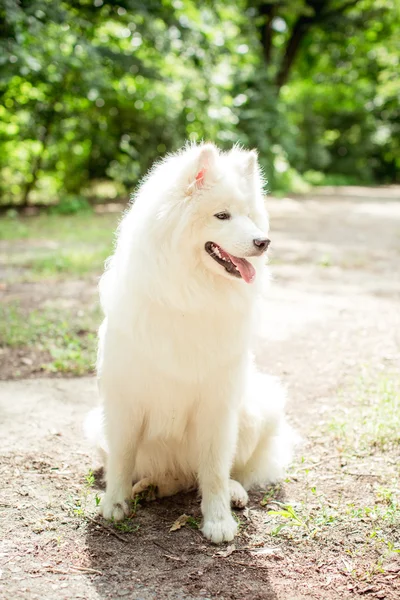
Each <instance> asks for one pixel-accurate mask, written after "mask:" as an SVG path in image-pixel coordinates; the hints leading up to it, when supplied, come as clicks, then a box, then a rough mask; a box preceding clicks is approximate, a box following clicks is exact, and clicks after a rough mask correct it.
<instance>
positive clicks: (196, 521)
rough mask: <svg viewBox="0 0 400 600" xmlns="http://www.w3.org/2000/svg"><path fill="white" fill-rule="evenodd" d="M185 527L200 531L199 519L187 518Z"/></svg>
mask: <svg viewBox="0 0 400 600" xmlns="http://www.w3.org/2000/svg"><path fill="white" fill-rule="evenodd" d="M186 525H187V526H188V527H191V528H192V529H200V525H201V523H200V519H195V517H191V516H189V517H188V519H187V521H186Z"/></svg>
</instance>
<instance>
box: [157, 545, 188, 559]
mask: <svg viewBox="0 0 400 600" xmlns="http://www.w3.org/2000/svg"><path fill="white" fill-rule="evenodd" d="M152 542H153V544H154V545H155V546H157V547H158V548H161V550H164V554H163V556H165V557H166V558H170V559H171V560H177V561H179V562H185V561H184V559H182V558H179V557H178V556H172V554H169V552H168V548H164V546H163V545H162V544H160V542H156V540H152Z"/></svg>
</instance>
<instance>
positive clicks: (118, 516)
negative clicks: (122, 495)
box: [99, 494, 131, 521]
mask: <svg viewBox="0 0 400 600" xmlns="http://www.w3.org/2000/svg"><path fill="white" fill-rule="evenodd" d="M99 512H100V514H101V515H103V517H104V518H105V519H107V520H108V521H123V520H124V519H125V517H127V516H128V515H129V513H130V512H131V508H130V505H129V501H128V500H123V501H122V502H115V501H114V500H112V499H109V498H108V497H107V494H106V495H105V496H104V498H103V499H102V501H101V503H100V506H99Z"/></svg>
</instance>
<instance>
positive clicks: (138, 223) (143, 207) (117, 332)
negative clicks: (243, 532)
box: [87, 144, 292, 543]
mask: <svg viewBox="0 0 400 600" xmlns="http://www.w3.org/2000/svg"><path fill="white" fill-rule="evenodd" d="M267 236H268V217H267V213H266V210H265V207H264V200H263V190H262V176H261V174H260V169H259V166H258V161H257V155H256V153H255V152H253V151H252V152H246V151H243V150H241V149H239V148H236V147H235V148H233V149H232V150H231V151H230V152H228V153H222V152H219V151H218V150H217V148H216V147H215V146H213V145H212V144H202V145H199V146H187V147H185V148H184V149H183V150H182V151H181V152H179V153H177V154H175V155H173V156H169V157H168V158H166V159H165V160H164V161H163V162H161V163H160V164H158V165H156V166H155V167H154V168H153V169H152V170H151V172H150V174H149V175H148V177H147V178H146V180H145V181H144V182H143V183H142V185H141V187H140V188H139V191H138V192H137V195H136V198H135V200H134V202H133V203H132V205H131V207H130V209H129V210H128V212H127V213H126V214H125V216H124V218H123V220H122V222H121V224H120V226H119V230H118V238H117V243H116V248H115V252H114V255H113V256H112V257H111V259H110V260H109V261H108V264H107V268H106V271H105V273H104V275H103V277H102V279H101V283H100V296H101V304H102V307H103V310H104V314H105V319H104V322H103V324H102V326H101V328H100V335H99V337H100V341H99V352H98V375H99V385H100V393H101V397H102V401H103V406H102V408H100V409H97V410H95V411H93V412H92V413H91V415H89V419H88V421H87V432H88V435H89V437H91V438H92V439H93V440H94V441H95V442H96V444H97V445H98V446H99V447H100V448H102V449H103V451H104V453H105V455H107V466H106V479H107V490H106V494H105V496H104V498H103V500H102V502H101V512H102V514H103V516H104V517H105V518H106V519H111V518H113V519H115V520H121V519H123V518H124V517H125V515H127V514H128V513H129V510H130V508H129V499H130V498H131V495H132V493H133V494H135V493H138V492H140V491H142V490H143V489H145V488H146V487H147V486H149V485H150V484H152V485H154V486H156V487H157V491H158V495H159V496H160V497H161V496H167V495H172V494H175V493H176V492H178V491H181V490H188V489H190V488H193V487H197V486H198V487H199V489H200V492H201V496H202V503H201V509H202V513H203V518H204V520H203V526H202V531H203V533H204V535H205V536H206V537H207V538H208V539H210V540H212V541H213V542H216V543H217V542H222V541H228V540H232V539H233V537H234V535H235V533H236V530H237V524H236V521H235V519H234V518H233V517H232V514H231V507H230V505H231V502H232V503H233V504H234V505H236V506H244V505H245V504H246V503H247V500H248V497H247V492H246V490H247V489H249V488H250V487H251V486H254V485H265V484H267V483H271V482H273V481H275V480H276V479H277V478H279V477H281V476H282V474H283V469H284V467H285V466H286V465H287V463H288V461H289V460H290V455H291V446H292V443H291V433H290V428H289V427H288V425H287V424H286V421H285V418H284V412H283V405H284V394H283V392H282V389H281V387H280V385H279V383H278V382H276V381H275V380H274V379H273V378H272V377H268V376H266V375H262V374H260V373H257V372H256V370H255V368H254V366H253V360H252V356H251V352H250V345H251V338H252V333H253V330H254V326H255V325H256V323H255V308H256V300H257V297H258V296H259V294H260V292H261V290H262V287H263V280H264V279H265V275H266V270H267V269H266V256H265V251H266V250H267V248H268V244H269V240H268V238H267ZM132 481H135V482H137V483H136V485H135V486H134V487H133V489H132Z"/></svg>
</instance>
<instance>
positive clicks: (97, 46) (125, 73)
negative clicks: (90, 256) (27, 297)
mask: <svg viewBox="0 0 400 600" xmlns="http://www.w3.org/2000/svg"><path fill="white" fill-rule="evenodd" d="M399 26H400V9H399V2H398V0H286V1H285V0H269V1H262V0H258V1H257V0H253V1H252V0H236V1H235V2H228V1H224V0H215V1H213V2H212V1H206V0H203V1H202V0H198V1H195V0H142V1H139V0H120V1H118V2H111V1H107V0H65V1H64V0H0V204H3V205H25V206H26V205H29V204H37V203H45V204H54V203H57V202H58V203H60V207H61V209H62V207H63V206H64V207H65V210H66V212H68V211H71V210H75V209H76V210H78V209H79V208H81V207H84V206H85V203H86V199H93V198H96V199H98V200H103V201H104V200H107V199H111V198H114V197H116V196H126V195H127V193H129V191H131V190H132V188H133V187H134V185H135V184H136V183H137V181H138V179H139V178H140V177H141V175H143V173H144V172H145V171H146V169H147V168H148V167H149V165H150V164H151V162H152V161H153V160H154V159H155V158H157V157H158V156H160V155H163V154H164V153H166V152H168V151H171V150H175V149H177V148H179V146H181V145H182V144H183V143H184V141H185V140H186V139H188V138H189V139H191V140H201V139H203V138H204V139H210V140H213V141H215V142H216V143H217V144H218V145H220V146H222V147H229V146H230V145H232V143H235V142H238V141H239V142H241V143H243V144H244V145H246V146H249V147H257V148H258V149H259V152H260V160H261V162H262V165H263V167H264V169H265V171H266V174H267V177H268V180H269V188H270V190H273V191H277V190H278V191H279V190H282V191H287V190H294V191H302V190H304V189H306V187H307V185H309V184H312V185H319V184H325V183H328V184H329V183H332V184H341V183H349V184H351V183H391V182H395V181H399V167H400V150H399V140H400V103H399V99H400V78H399V71H400V65H399V54H400V50H399V40H400V35H399V29H400V27H399Z"/></svg>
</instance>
